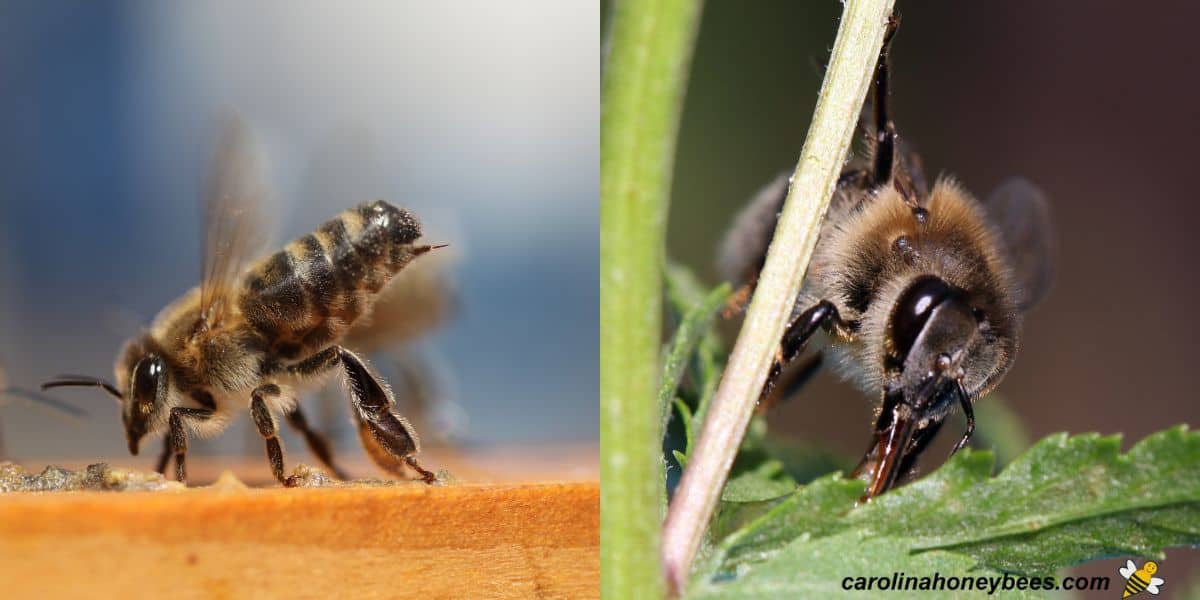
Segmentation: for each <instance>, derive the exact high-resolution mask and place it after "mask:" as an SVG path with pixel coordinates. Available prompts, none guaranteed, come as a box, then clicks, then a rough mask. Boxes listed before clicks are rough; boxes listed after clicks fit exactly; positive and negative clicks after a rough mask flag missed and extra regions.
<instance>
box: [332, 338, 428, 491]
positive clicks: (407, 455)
mask: <svg viewBox="0 0 1200 600" xmlns="http://www.w3.org/2000/svg"><path fill="white" fill-rule="evenodd" d="M337 353H338V357H339V358H340V359H341V361H342V367H343V369H344V370H345V373H346V382H347V384H348V385H347V388H348V389H349V391H350V400H351V403H352V404H353V405H354V411H353V414H354V418H355V420H356V421H357V423H358V434H359V437H360V438H361V439H362V442H363V447H364V448H365V449H366V451H367V454H368V455H369V456H370V457H371V459H372V460H373V461H375V463H376V464H378V465H379V466H380V467H382V468H383V469H385V470H387V471H389V472H391V473H393V474H397V475H401V474H403V473H404V469H405V467H408V468H410V469H412V470H414V471H416V472H417V473H418V474H419V475H420V478H421V480H422V481H424V482H425V483H434V482H435V481H437V475H435V474H434V473H433V472H431V471H429V470H427V469H425V468H424V467H422V466H421V464H420V463H419V462H417V459H416V456H415V455H416V454H417V452H419V451H420V441H419V440H418V439H417V434H416V432H415V431H413V429H412V426H411V425H409V424H408V421H407V420H405V419H404V417H401V416H400V415H398V414H396V412H395V410H394V405H395V402H394V400H393V398H392V395H391V393H390V392H389V391H388V389H387V388H386V387H384V385H383V384H382V383H380V381H379V378H378V377H377V376H376V375H375V374H374V373H373V372H372V371H371V370H370V369H369V368H367V366H366V364H364V363H363V361H362V359H360V358H359V357H358V356H357V355H355V354H354V353H353V352H351V351H349V350H346V349H345V348H342V347H338V348H337Z"/></svg>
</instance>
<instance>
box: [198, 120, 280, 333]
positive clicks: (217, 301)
mask: <svg viewBox="0 0 1200 600" xmlns="http://www.w3.org/2000/svg"><path fill="white" fill-rule="evenodd" d="M258 160H259V157H258V153H257V150H256V148H255V146H254V139H253V137H252V135H251V133H250V130H249V129H248V128H247V127H246V125H245V124H244V123H243V122H242V121H241V120H240V119H238V118H236V117H230V118H228V119H227V121H226V122H225V124H224V126H223V130H222V132H221V139H220V142H219V145H218V146H217V149H216V152H215V153H214V154H213V158H212V163H211V165H210V166H209V175H208V177H209V179H208V183H207V188H206V189H205V192H204V193H205V196H204V213H205V214H204V236H203V237H204V271H203V273H202V278H201V280H200V315H201V318H202V319H203V320H204V322H205V323H206V325H210V326H211V325H214V324H216V323H218V322H219V321H220V320H221V317H222V315H223V314H224V311H225V310H226V309H227V308H228V307H229V306H230V305H231V304H232V303H233V302H234V299H235V295H236V293H237V284H238V278H239V275H241V272H242V270H243V269H245V267H246V263H247V262H248V261H249V259H251V258H253V256H254V254H255V253H256V252H258V251H259V250H260V245H261V243H262V241H263V240H262V232H263V227H262V226H261V225H262V216H261V210H262V205H263V204H264V203H265V202H266V200H267V195H268V193H269V192H268V189H267V186H266V183H265V182H264V181H263V179H262V174H261V172H260V165H259V164H258Z"/></svg>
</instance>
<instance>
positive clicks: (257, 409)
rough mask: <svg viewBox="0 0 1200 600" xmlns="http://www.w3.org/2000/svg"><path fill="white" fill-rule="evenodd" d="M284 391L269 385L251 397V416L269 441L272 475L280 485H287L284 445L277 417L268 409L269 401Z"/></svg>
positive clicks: (260, 387)
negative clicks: (284, 470)
mask: <svg viewBox="0 0 1200 600" xmlns="http://www.w3.org/2000/svg"><path fill="white" fill-rule="evenodd" d="M282 394H283V390H281V389H279V386H277V385H275V384H273V383H268V384H264V385H260V386H258V388H256V389H255V390H254V391H253V392H251V394H250V397H251V400H250V416H251V417H253V418H254V426H255V427H257V428H258V433H259V435H261V436H262V437H263V439H264V440H266V441H267V459H268V460H270V461H271V474H272V475H274V476H275V479H277V480H279V483H282V484H284V485H287V477H286V476H284V474H283V445H282V444H280V442H279V428H278V427H276V426H275V417H274V416H273V415H272V414H271V410H270V409H269V408H267V399H268V398H270V399H272V400H274V399H277V398H279V396H281V395H282Z"/></svg>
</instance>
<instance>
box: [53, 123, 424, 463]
mask: <svg viewBox="0 0 1200 600" xmlns="http://www.w3.org/2000/svg"><path fill="white" fill-rule="evenodd" d="M210 177H211V180H210V182H209V189H208V191H207V192H206V198H205V203H206V212H207V214H206V219H205V236H204V239H205V253H204V268H203V274H202V279H201V283H200V286H199V287H197V288H194V289H192V290H191V291H190V292H188V293H187V294H185V295H184V296H183V297H181V298H180V299H178V300H176V301H175V302H174V303H172V304H171V305H169V306H167V308H165V309H163V311H162V312H161V313H159V315H158V316H157V317H156V318H155V319H154V321H153V323H152V324H151V326H150V328H149V329H148V330H147V331H145V332H144V333H143V334H141V335H140V336H138V337H136V338H134V339H133V340H131V341H130V342H128V343H127V344H126V346H125V348H124V350H122V351H121V353H120V354H119V356H118V358H117V361H116V366H115V374H116V384H115V385H114V384H112V383H109V382H107V381H104V380H102V379H98V378H94V377H86V376H73V375H65V376H61V377H59V378H57V379H55V380H53V381H49V382H47V383H45V384H43V386H42V388H43V389H49V388H54V387H63V386H95V387H100V388H102V389H103V390H105V391H106V392H108V394H109V395H111V396H113V397H114V398H116V399H117V401H118V403H119V404H120V405H121V415H122V421H123V423H124V426H125V434H126V440H127V442H128V444H129V451H130V453H131V454H134V455H136V454H137V453H138V450H139V448H140V445H141V443H142V440H143V439H145V438H146V437H147V436H153V435H156V434H159V433H162V432H164V431H165V432H166V436H165V440H164V442H165V443H164V446H163V449H162V454H161V455H160V456H159V459H158V463H157V467H156V469H157V471H158V472H160V473H163V472H165V471H166V469H167V467H168V466H169V464H170V462H171V460H172V459H174V461H175V473H176V477H177V479H178V480H179V481H183V482H186V480H187V467H186V462H185V460H186V454H187V447H188V436H189V434H191V435H197V436H212V435H216V434H217V433H219V432H221V431H222V430H224V429H225V427H226V426H228V424H229V422H230V421H231V419H232V418H233V417H234V416H236V415H237V413H238V412H239V411H241V410H242V409H243V408H249V411H250V415H251V418H252V420H253V422H254V425H255V428H256V429H257V430H258V432H259V434H261V435H262V437H263V439H264V440H265V442H266V451H267V456H268V458H269V460H270V464H271V472H272V474H273V475H274V476H275V478H276V479H277V480H279V481H280V483H283V484H285V485H288V484H289V483H290V482H289V479H288V478H287V477H285V475H284V456H283V447H282V445H281V443H280V440H279V437H278V426H277V422H276V416H277V415H282V416H284V417H285V419H286V421H287V422H288V424H289V425H291V426H292V427H294V428H295V429H297V430H298V431H299V432H300V433H301V434H302V435H303V436H304V439H305V441H306V442H307V444H308V446H309V449H310V450H311V451H312V452H313V454H314V455H315V456H316V458H317V459H318V460H319V461H320V462H321V463H323V464H324V465H325V466H326V467H328V468H329V469H330V470H331V471H333V473H334V474H335V475H337V476H338V477H342V478H344V472H343V471H342V470H341V469H338V468H337V467H336V466H335V465H334V463H333V458H332V454H331V451H330V448H329V444H328V443H327V441H326V440H325V439H324V438H323V437H322V436H321V435H320V434H318V433H317V432H316V431H314V430H313V429H312V428H311V427H309V424H308V420H307V418H306V417H305V415H304V413H303V412H302V411H301V409H300V406H299V405H298V404H297V401H296V397H297V394H298V393H299V391H301V390H302V389H304V388H306V387H309V386H310V385H313V384H315V383H318V382H319V378H320V377H321V376H323V375H327V374H330V373H332V372H334V371H335V370H338V369H340V370H341V372H342V375H343V380H344V382H345V384H346V391H347V393H348V395H349V397H350V402H351V405H352V408H353V410H352V411H351V412H352V414H353V417H354V420H355V422H356V423H357V427H358V432H359V437H360V438H361V440H362V443H363V446H364V448H365V449H366V450H367V454H368V455H369V456H370V457H371V458H372V459H373V460H374V461H375V462H376V463H377V464H378V465H379V466H381V467H383V468H384V469H385V470H387V471H389V472H392V473H394V474H403V473H404V472H405V470H406V469H411V470H412V471H415V472H416V473H417V474H418V475H419V476H420V478H421V479H422V480H424V481H425V482H427V483H432V482H434V481H435V480H436V476H435V475H434V474H433V473H432V472H430V471H428V470H426V469H425V468H424V467H422V466H421V465H420V463H418V462H417V460H416V458H415V455H416V454H417V452H418V451H419V441H418V439H417V435H416V433H415V432H414V431H413V429H412V427H411V426H410V425H409V424H408V422H407V421H406V420H405V419H404V418H403V417H402V416H400V415H399V414H397V413H396V412H395V410H394V408H393V404H394V400H393V396H392V392H391V390H390V389H389V387H388V386H387V384H386V383H384V382H383V381H382V380H380V378H379V377H378V376H377V375H376V373H375V372H374V370H373V369H372V368H371V367H369V366H368V365H367V364H366V363H365V362H364V361H363V360H362V359H361V358H360V357H359V356H358V354H356V353H355V352H354V351H352V350H350V349H348V348H346V347H345V346H344V345H343V344H342V340H343V337H344V336H345V335H346V333H347V332H348V331H349V330H350V328H351V327H352V326H353V325H354V324H355V323H356V322H357V321H358V320H359V319H361V318H363V317H365V316H367V315H368V314H369V313H370V311H371V309H372V306H373V304H374V301H375V299H376V296H377V295H378V293H379V291H380V290H381V289H382V288H383V287H384V286H385V285H386V284H387V283H388V281H389V280H391V279H392V277H393V276H395V275H396V274H397V273H399V272H400V271H401V269H403V268H404V267H405V266H406V265H408V264H409V262H410V261H412V260H413V259H414V258H416V257H418V256H420V255H422V254H425V253H426V252H429V251H430V250H433V249H435V248H438V247H440V246H429V245H418V244H417V243H416V241H417V239H418V238H419V237H420V236H421V226H420V224H419V223H418V222H417V219H416V217H414V216H413V215H412V214H411V213H409V212H408V211H406V210H403V209H399V208H396V207H394V206H392V205H390V204H388V203H386V202H383V201H376V202H372V203H366V204H361V205H359V206H357V207H355V208H352V209H349V210H347V211H345V212H343V213H341V214H340V215H338V216H337V217H335V218H334V219H333V220H331V221H329V222H327V223H325V224H323V225H321V226H320V227H319V228H317V230H316V231H315V232H313V233H311V234H308V235H306V236H303V237H301V238H299V239H296V240H294V241H292V242H291V243H290V244H288V245H287V246H286V247H285V248H284V249H283V250H281V251H279V252H276V253H274V254H270V255H268V256H266V257H264V258H262V259H260V260H258V261H257V262H254V263H252V264H249V265H248V266H247V264H246V258H247V257H248V256H250V255H251V254H252V253H253V252H254V251H255V248H254V246H253V244H254V242H255V241H256V237H257V231H258V229H259V228H258V227H256V226H255V223H256V221H257V219H256V218H255V216H256V212H257V211H256V210H255V209H256V208H257V206H258V204H259V203H261V202H262V201H263V200H264V199H265V196H266V191H265V190H266V188H265V185H264V184H263V183H261V182H260V181H259V180H258V176H257V173H256V167H255V156H254V152H253V151H252V146H251V141H250V139H249V133H248V131H246V129H245V127H244V126H243V125H242V124H241V123H240V122H237V121H236V120H234V121H231V122H230V123H229V124H228V125H227V127H226V128H225V131H224V134H223V138H222V143H221V145H220V146H219V147H218V150H217V153H216V156H215V157H214V160H213V167H212V174H211V175H210Z"/></svg>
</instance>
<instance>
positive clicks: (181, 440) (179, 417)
mask: <svg viewBox="0 0 1200 600" xmlns="http://www.w3.org/2000/svg"><path fill="white" fill-rule="evenodd" d="M212 416H213V411H211V410H209V409H207V408H184V407H182V406H176V407H175V408H172V409H171V418H170V420H169V423H170V431H169V432H168V433H167V440H168V443H169V444H170V446H171V453H172V454H174V455H175V479H177V480H178V481H179V483H182V484H185V485H186V484H187V461H186V459H187V446H188V439H187V431H186V430H184V428H183V420H184V419H195V420H197V421H204V420H207V419H209V418H211V417H212ZM163 469H164V470H165V469H166V464H165V463H164V464H163Z"/></svg>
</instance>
